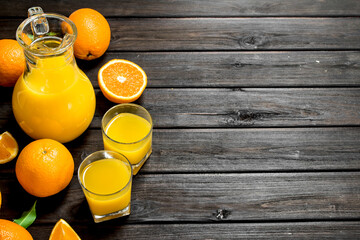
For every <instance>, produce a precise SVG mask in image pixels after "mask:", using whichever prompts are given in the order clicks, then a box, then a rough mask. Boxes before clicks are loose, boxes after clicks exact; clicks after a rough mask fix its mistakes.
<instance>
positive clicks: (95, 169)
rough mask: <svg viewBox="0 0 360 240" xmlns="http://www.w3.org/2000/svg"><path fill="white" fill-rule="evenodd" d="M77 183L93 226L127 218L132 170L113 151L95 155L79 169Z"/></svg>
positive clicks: (129, 165) (88, 158)
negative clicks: (96, 223) (91, 217)
mask: <svg viewBox="0 0 360 240" xmlns="http://www.w3.org/2000/svg"><path fill="white" fill-rule="evenodd" d="M78 179H79V182H80V185H81V187H82V189H83V192H84V194H85V197H86V200H87V202H88V204H89V207H90V210H91V213H92V216H93V218H94V221H95V222H102V221H106V220H110V219H113V218H118V217H122V216H126V215H129V214H130V200H131V185H132V167H131V164H130V162H129V161H128V160H127V158H126V157H125V156H124V155H122V154H120V153H117V152H113V151H105V150H103V151H97V152H94V153H92V154H90V155H89V156H87V157H86V158H85V159H84V161H82V163H81V164H80V166H79V169H78Z"/></svg>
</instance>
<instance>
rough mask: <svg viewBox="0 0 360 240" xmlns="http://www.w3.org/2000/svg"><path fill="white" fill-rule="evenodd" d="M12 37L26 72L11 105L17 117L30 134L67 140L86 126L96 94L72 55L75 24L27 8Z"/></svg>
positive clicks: (75, 135)
mask: <svg viewBox="0 0 360 240" xmlns="http://www.w3.org/2000/svg"><path fill="white" fill-rule="evenodd" d="M29 15H30V17H29V18H28V19H26V20H25V21H24V22H23V23H21V24H20V26H19V28H18V30H17V33H16V38H17V41H18V42H19V44H20V45H21V46H22V47H23V49H24V52H25V57H26V70H25V72H24V74H23V75H22V76H21V77H20V78H19V80H18V81H17V83H16V85H15V87H14V92H13V97H12V106H13V112H14V115H15V118H16V121H17V122H18V124H19V125H20V127H21V128H22V129H23V130H24V131H25V132H26V133H27V134H28V135H29V136H30V137H32V138H34V139H39V138H51V139H54V140H57V141H60V142H69V141H71V140H73V139H75V138H77V137H78V136H79V135H81V134H82V133H83V132H84V131H85V130H86V129H87V127H88V126H89V124H90V122H91V120H92V118H93V116H94V112H95V93H94V89H93V86H92V84H91V82H90V80H89V79H88V78H87V76H86V75H85V74H84V73H83V72H82V71H81V70H80V69H79V68H78V67H77V65H76V61H75V58H74V54H73V44H74V42H75V39H76V34H77V31H76V27H75V25H74V23H73V22H71V21H70V20H69V19H68V18H66V17H64V16H61V15H58V14H44V13H43V12H42V10H41V8H31V9H29Z"/></svg>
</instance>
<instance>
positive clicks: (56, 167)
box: [15, 139, 74, 197]
mask: <svg viewBox="0 0 360 240" xmlns="http://www.w3.org/2000/svg"><path fill="white" fill-rule="evenodd" d="M15 173H16V177H17V179H18V181H19V183H20V184H21V186H22V187H23V188H24V189H25V190H26V191H27V192H28V193H30V194H32V195H34V196H36V197H48V196H51V195H54V194H56V193H58V192H60V191H61V190H63V189H64V188H65V187H66V186H67V185H69V183H70V181H71V179H72V177H73V173H74V159H73V157H72V156H71V153H70V152H69V150H68V149H67V148H66V147H65V146H64V145H62V144H61V143H59V142H57V141H55V140H52V139H40V140H36V141H34V142H31V143H30V144H28V145H27V146H26V147H25V148H24V149H23V150H22V151H21V153H20V154H19V157H18V159H17V162H16V166H15Z"/></svg>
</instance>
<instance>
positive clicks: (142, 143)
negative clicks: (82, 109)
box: [101, 103, 153, 175]
mask: <svg viewBox="0 0 360 240" xmlns="http://www.w3.org/2000/svg"><path fill="white" fill-rule="evenodd" d="M101 128H102V134H103V141H104V149H105V150H112V151H116V152H119V153H121V154H123V155H125V156H126V158H127V159H129V162H130V163H131V165H132V167H133V173H134V175H136V174H137V173H138V171H139V170H140V168H141V167H142V166H143V165H144V163H145V162H146V160H147V159H148V158H149V156H150V154H151V152H152V130H153V122H152V118H151V115H150V113H149V112H148V111H147V110H146V109H145V108H144V107H142V106H139V105H137V104H133V103H123V104H119V105H116V106H114V107H112V108H110V109H109V110H108V111H107V112H106V113H105V114H104V116H103V118H102V121H101Z"/></svg>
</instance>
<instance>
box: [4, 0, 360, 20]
mask: <svg viewBox="0 0 360 240" xmlns="http://www.w3.org/2000/svg"><path fill="white" fill-rule="evenodd" d="M33 5H34V4H33V3H31V2H29V1H16V2H11V1H8V2H6V1H5V2H4V3H3V6H2V8H1V9H0V16H6V17H10V16H11V17H14V16H16V17H24V16H26V15H27V9H28V8H29V7H32V6H33ZM35 5H37V6H41V7H43V8H44V11H45V12H56V13H61V14H65V15H67V16H68V15H69V14H70V13H71V12H73V11H75V10H76V9H79V8H85V7H89V8H93V9H96V10H98V11H100V12H101V13H102V14H104V15H105V16H121V17H122V16H135V17H137V16H139V17H157V16H172V17H174V16H175V17H178V16H338V15H340V16H358V13H359V11H360V4H359V2H358V1H356V0H344V1H336V0H325V1H320V0H317V1H313V0H303V1H281V0H273V1H271V2H267V1H262V0H245V1H237V0H224V1H217V0H207V1H206V2H204V1H201V0H175V1H171V2H169V1H166V0H157V1H156V0H152V1H131V0H123V1H121V2H119V1H116V0H108V1H101V2H99V1H86V0H77V1H70V0H64V1H54V0H52V1H49V0H47V1H45V0H39V1H36V4H35Z"/></svg>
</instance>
